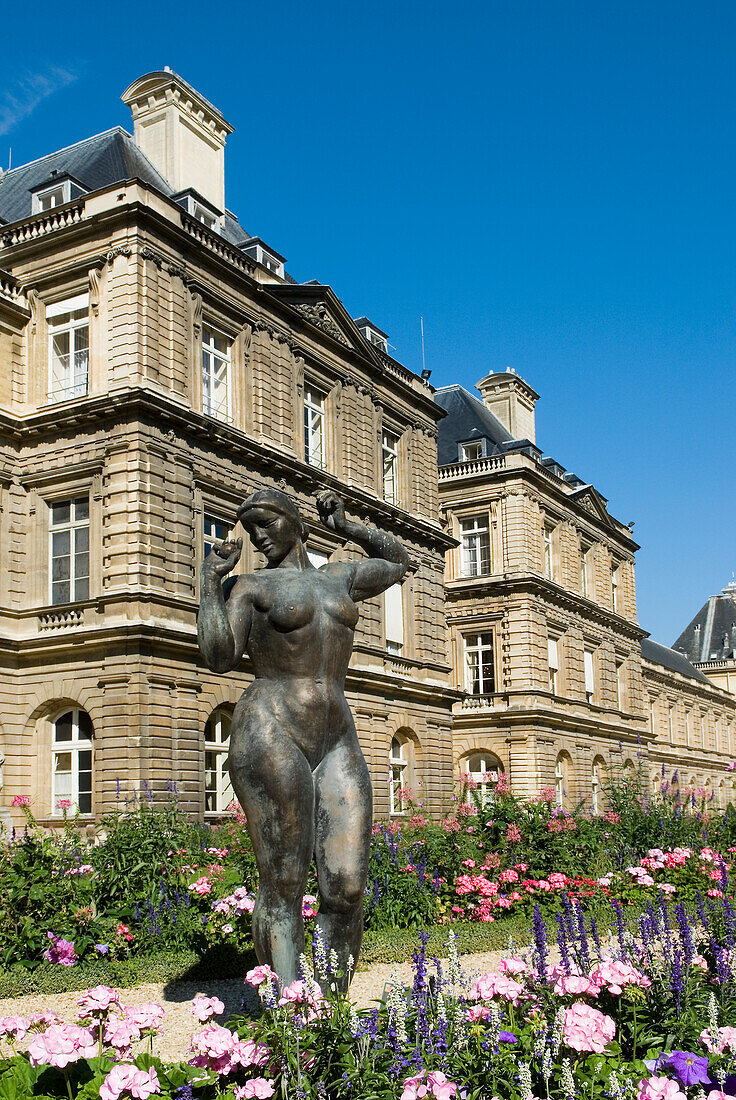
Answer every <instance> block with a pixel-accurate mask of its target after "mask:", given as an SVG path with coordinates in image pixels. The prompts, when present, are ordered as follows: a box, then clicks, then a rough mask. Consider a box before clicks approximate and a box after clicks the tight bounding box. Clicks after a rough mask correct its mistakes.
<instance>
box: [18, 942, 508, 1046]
mask: <svg viewBox="0 0 736 1100" xmlns="http://www.w3.org/2000/svg"><path fill="white" fill-rule="evenodd" d="M503 954H504V952H488V953H484V954H478V955H461V957H460V962H461V965H462V967H463V969H464V970H465V971H466V973H468V974H483V973H485V972H486V971H487V970H491V969H492V968H493V967H494V965H495V964H496V963H497V962H498V960H499V959H500V958H502V957H503ZM395 970H396V971H398V973H399V976H400V978H401V980H402V981H403V982H404V983H405V984H407V985H410V984H411V981H412V969H411V963H401V964H399V965H398V966H391V965H385V964H382V963H377V964H375V965H374V966H369V967H366V969H365V970H361V971H359V973H358V974H356V976H355V978H354V980H353V984H352V986H351V989H350V992H351V997H352V999H353V1001H354V1002H355V1004H356V1005H357V1006H358V1007H359V1008H371V1007H372V1006H373V1004H374V1002H375V1001H377V1000H379V999H380V997H381V994H382V993H383V990H384V986H385V985H386V983H387V982H390V980H391V976H392V974H393V973H394V971H395ZM199 993H203V994H205V995H206V996H208V997H219V998H220V1000H221V1001H222V1002H223V1003H224V1005H225V1012H224V1014H223V1016H222V1017H218V1022H220V1023H222V1022H224V1020H225V1019H226V1018H227V1017H228V1016H229V1015H231V1014H232V1013H234V1012H240V1011H241V1009H242V1005H243V998H244V996H246V997H249V998H251V999H250V1001H249V1003H250V1004H253V1003H254V1002H253V999H252V998H254V997H255V998H256V1003H257V995H256V994H255V993H254V991H252V990H251V989H250V987H247V986H244V983H243V982H242V981H213V982H202V983H199V984H197V983H194V982H170V983H168V984H167V985H137V986H133V987H132V988H131V989H124V990H122V1000H123V1003H124V1004H127V1005H140V1004H146V1003H148V1002H149V1001H155V1002H156V1003H157V1004H160V1005H163V1007H164V1009H165V1010H166V1016H165V1017H164V1021H163V1025H162V1029H161V1031H160V1033H159V1035H158V1036H157V1037H156V1039H155V1040H154V1053H155V1054H158V1055H160V1057H161V1058H163V1059H164V1060H177V1059H182V1058H185V1057H186V1054H187V1049H188V1046H189V1039H190V1036H191V1035H192V1033H193V1032H194V1031H196V1030H197V1029H198V1028H200V1027H201V1026H202V1025H201V1024H200V1023H199V1022H198V1021H196V1020H195V1019H194V1018H193V1017H192V1014H191V1012H190V1010H189V1005H190V1002H191V1000H192V998H193V997H196V996H197V994H199ZM81 996H82V991H81V990H80V991H75V992H74V993H57V994H53V995H50V996H45V995H43V994H31V995H28V996H25V997H5V998H2V999H0V1016H28V1015H30V1014H31V1013H32V1012H56V1013H57V1014H58V1015H59V1016H61V1017H62V1019H64V1020H67V1021H70V1022H75V1021H76V1018H77V1001H78V1000H79V998H80V997H81ZM246 1007H247V1004H246Z"/></svg>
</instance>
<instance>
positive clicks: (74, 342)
mask: <svg viewBox="0 0 736 1100" xmlns="http://www.w3.org/2000/svg"><path fill="white" fill-rule="evenodd" d="M46 320H47V322H48V326H49V394H48V397H49V401H69V400H71V399H72V398H74V397H85V396H86V394H87V384H88V377H89V296H88V295H86V294H80V295H79V296H78V297H77V298H70V299H69V300H68V301H66V302H56V303H55V304H54V305H50V306H47V308H46Z"/></svg>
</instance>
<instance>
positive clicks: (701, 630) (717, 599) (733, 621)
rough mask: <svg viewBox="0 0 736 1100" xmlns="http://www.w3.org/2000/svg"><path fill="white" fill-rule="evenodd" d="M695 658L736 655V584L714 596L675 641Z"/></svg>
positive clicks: (711, 659) (696, 659)
mask: <svg viewBox="0 0 736 1100" xmlns="http://www.w3.org/2000/svg"><path fill="white" fill-rule="evenodd" d="M674 648H675V649H679V650H682V652H683V653H686V654H687V656H688V658H689V659H690V660H691V661H724V660H729V659H730V658H734V657H736V583H734V582H733V581H732V582H731V583H730V584H728V585H726V587H725V588H724V589H723V591H722V592H721V593H720V594H719V595H718V596H710V597H709V598H708V600H707V601H706V603H705V604H703V606H702V607H701V609H700V611H699V612H698V613H697V615H696V616H695V618H694V619H693V621H692V622H691V623H690V625H689V626H687V627H686V628H685V630H683V632H682V634H681V635H680V637H679V638H678V639H677V641H676V642H675V646H674Z"/></svg>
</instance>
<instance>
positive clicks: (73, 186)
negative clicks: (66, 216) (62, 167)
mask: <svg viewBox="0 0 736 1100" xmlns="http://www.w3.org/2000/svg"><path fill="white" fill-rule="evenodd" d="M84 193H85V189H84V187H82V185H81V184H80V183H77V181H76V180H74V179H72V177H71V176H59V177H58V178H56V179H51V180H47V181H46V183H45V184H43V185H42V186H41V187H37V188H35V189H34V190H33V191H32V193H31V194H32V204H31V210H32V212H33V213H34V214H45V213H46V212H47V211H49V210H55V209H56V207H57V206H64V204H65V203H67V202H71V201H72V199H76V198H79V196H80V195H83V194H84Z"/></svg>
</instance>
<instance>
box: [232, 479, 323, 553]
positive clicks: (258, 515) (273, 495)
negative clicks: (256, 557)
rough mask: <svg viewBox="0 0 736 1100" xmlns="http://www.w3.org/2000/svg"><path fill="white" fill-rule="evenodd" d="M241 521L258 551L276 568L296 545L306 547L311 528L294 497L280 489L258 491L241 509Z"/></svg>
mask: <svg viewBox="0 0 736 1100" xmlns="http://www.w3.org/2000/svg"><path fill="white" fill-rule="evenodd" d="M238 519H239V520H240V522H241V523H242V524H243V527H244V528H245V530H246V531H247V532H248V536H249V538H250V541H251V542H252V543H253V545H254V546H255V548H256V550H260V552H261V553H262V554H264V555H265V556H266V558H267V559H268V562H269V564H274V565H277V564H278V563H279V562H280V561H282V560H283V559H284V558H285V557H286V555H287V554H288V553H289V551H290V550H292V549H293V547H294V546H295V545H296V543H299V542H300V543H302V544H303V543H305V542H306V541H307V538H308V536H309V527H308V526H307V524H306V523H305V522H304V520H303V519H302V517H301V515H300V514H299V509H298V508H297V506H296V504H295V503H294V501H293V500H292V499H291V497H289V496H287V495H286V493H282V492H281V490H280V489H258V490H257V491H256V492H255V493H251V495H250V496H249V497H248V498H247V499H246V500H244V501H243V503H242V504H241V505H240V507H239V508H238Z"/></svg>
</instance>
